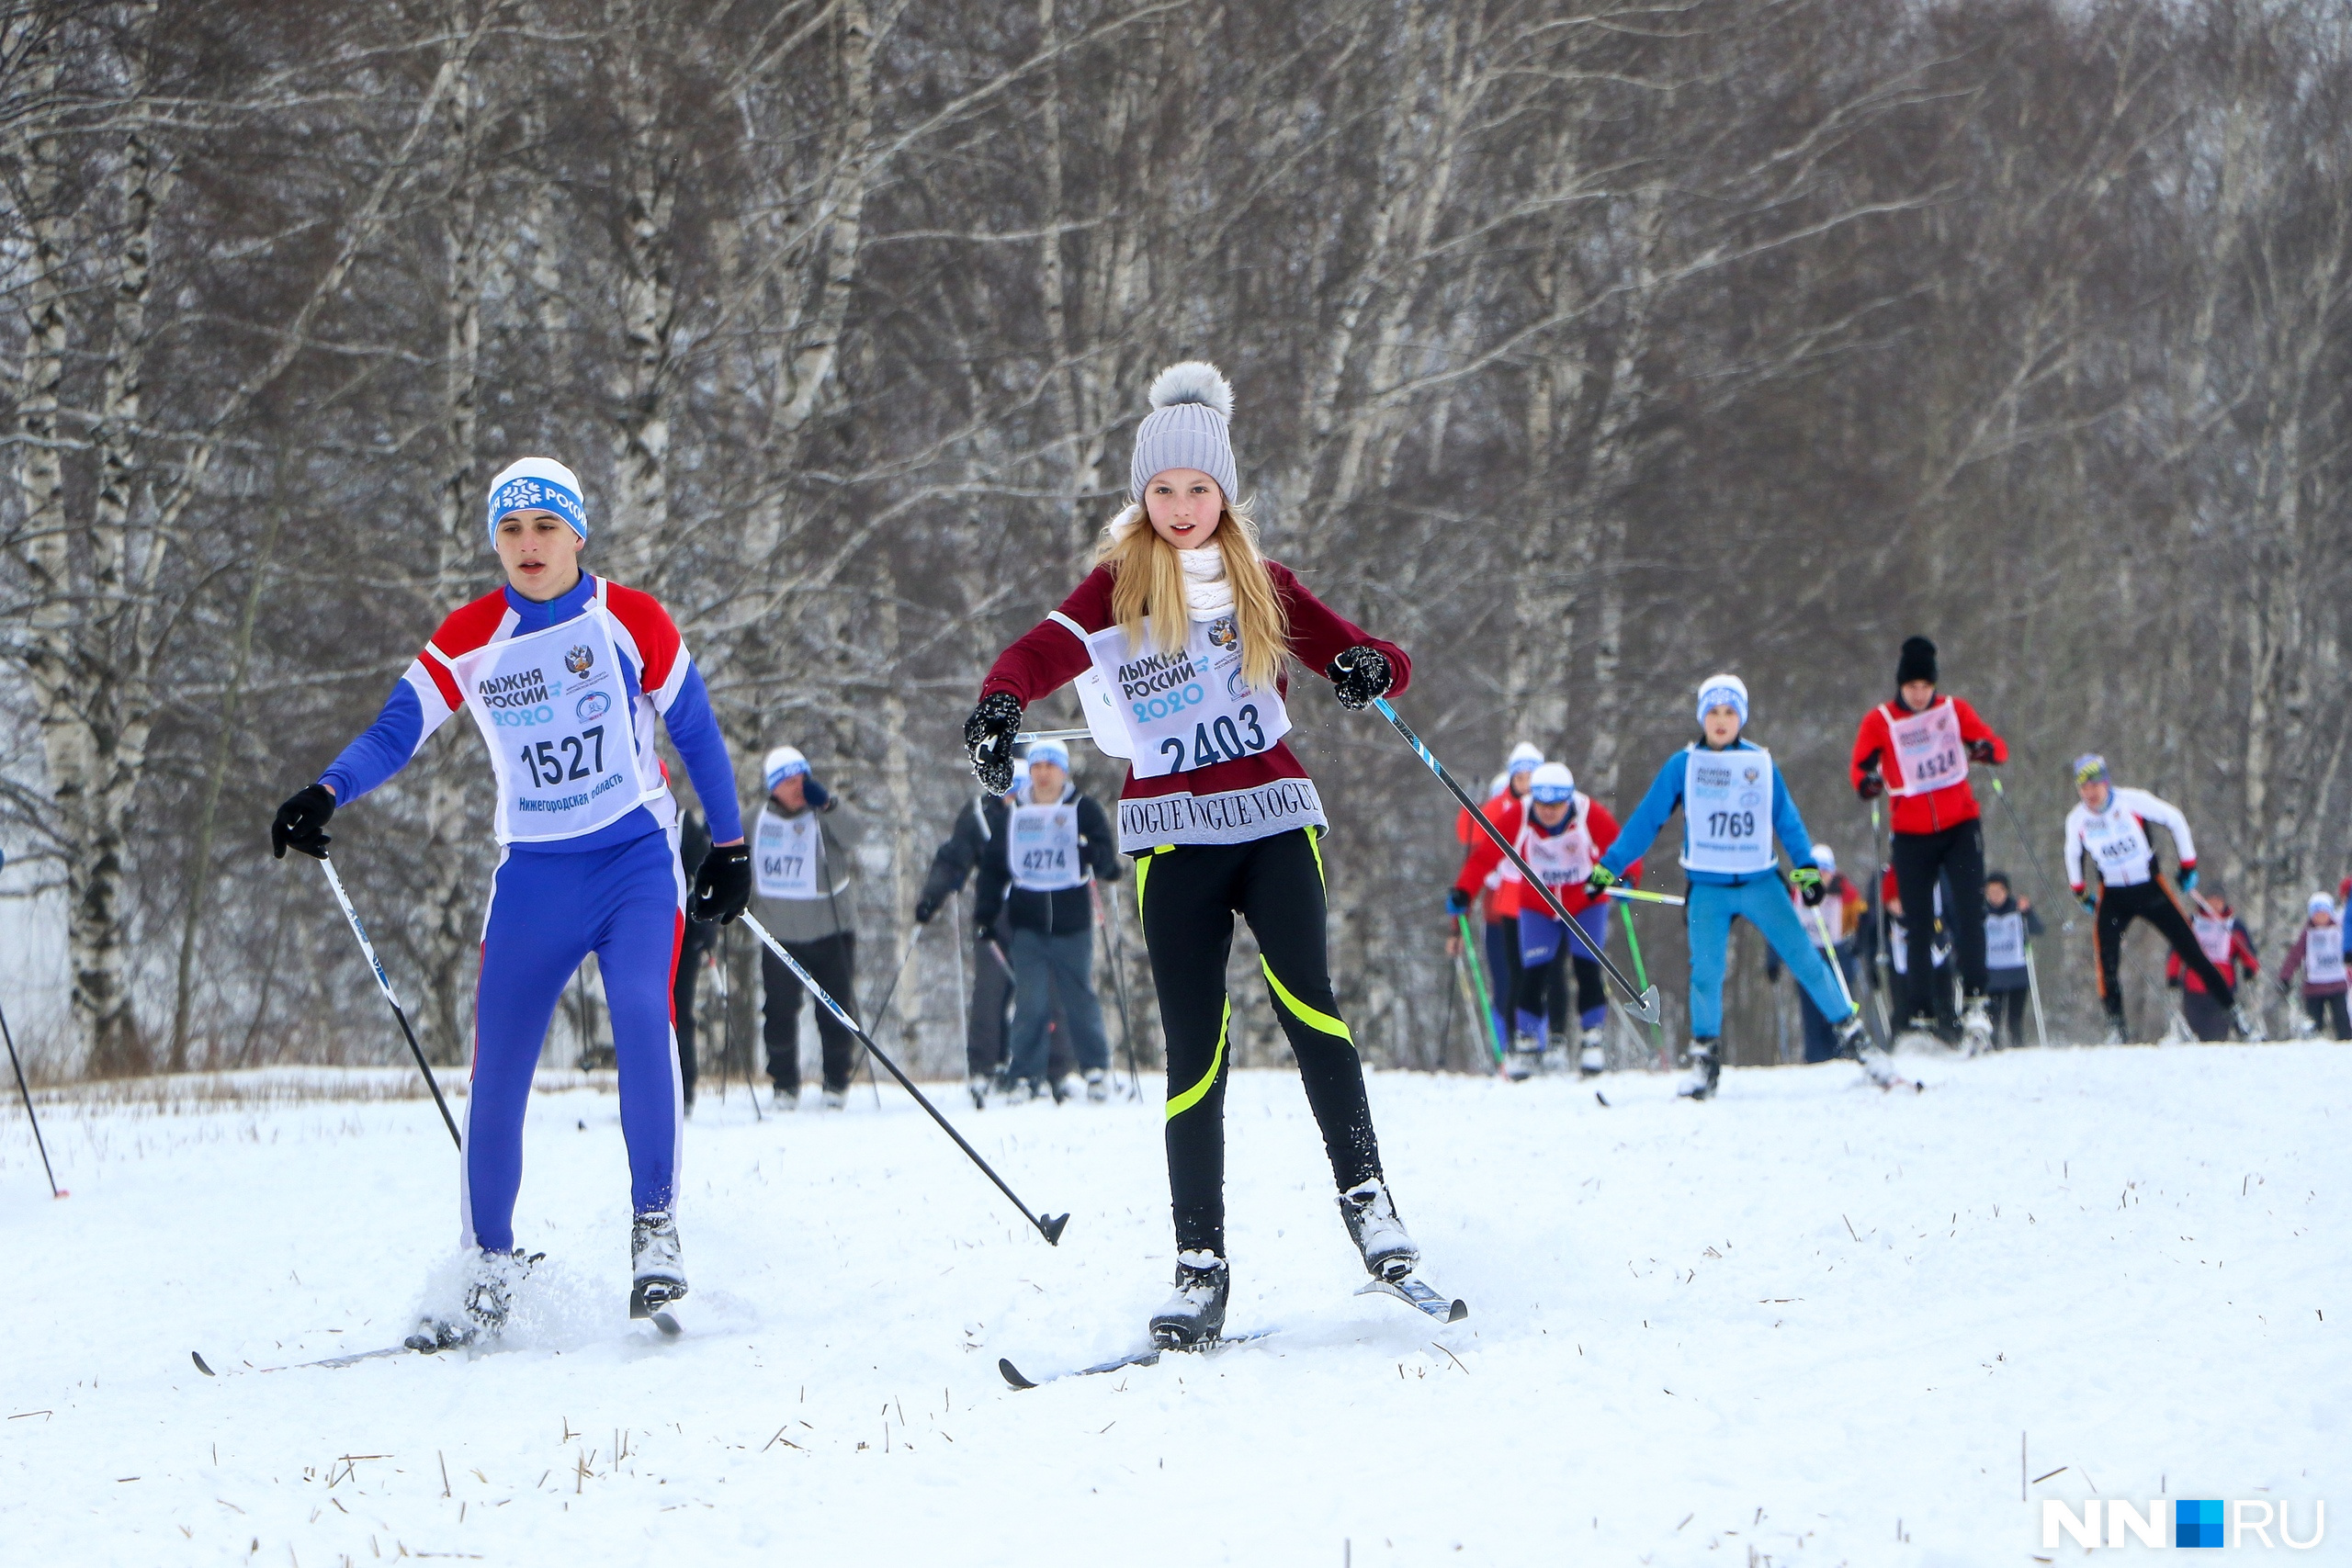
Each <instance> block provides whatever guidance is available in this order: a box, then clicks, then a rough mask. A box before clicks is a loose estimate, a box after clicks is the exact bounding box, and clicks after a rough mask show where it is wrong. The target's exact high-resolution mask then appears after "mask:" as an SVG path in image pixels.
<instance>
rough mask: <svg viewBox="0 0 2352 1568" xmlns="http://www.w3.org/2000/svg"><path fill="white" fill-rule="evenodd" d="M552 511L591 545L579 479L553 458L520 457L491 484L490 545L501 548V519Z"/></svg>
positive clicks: (584, 542)
mask: <svg viewBox="0 0 2352 1568" xmlns="http://www.w3.org/2000/svg"><path fill="white" fill-rule="evenodd" d="M535 510H536V511H545V512H552V513H555V514H556V515H557V516H558V517H560V518H562V519H563V520H564V521H565V522H566V523H569V524H570V525H571V531H572V532H573V533H575V534H577V535H579V536H580V542H581V543H582V544H583V545H584V544H586V543H587V542H588V503H587V502H584V501H582V499H581V493H580V476H579V475H578V474H575V473H573V472H572V471H571V469H570V468H566V467H564V465H562V464H561V463H559V462H557V461H556V460H555V459H554V458H553V457H517V458H516V459H515V461H513V462H511V463H509V464H507V465H506V467H505V468H502V469H500V470H499V473H498V477H497V478H496V479H492V480H491V481H490V546H491V548H492V549H496V548H497V547H498V524H499V520H500V519H501V518H503V517H504V516H505V515H506V514H507V513H510V512H530V511H535Z"/></svg>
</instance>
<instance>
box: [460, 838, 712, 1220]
mask: <svg viewBox="0 0 2352 1568" xmlns="http://www.w3.org/2000/svg"><path fill="white" fill-rule="evenodd" d="M685 896H686V889H685V874H684V871H683V870H682V869H681V868H680V866H679V864H678V840H677V830H676V829H674V828H673V829H671V830H669V831H668V832H655V833H648V834H645V835H644V836H643V837H641V838H636V839H631V840H628V842H627V843H622V844H616V845H613V846H611V847H610V848H608V849H600V850H585V851H580V852H564V851H560V850H543V849H534V848H532V847H531V846H529V845H526V844H515V845H510V846H508V848H507V851H506V853H505V856H504V858H503V859H502V860H501V861H500V862H499V865H498V871H497V874H496V875H495V876H493V877H492V881H491V893H490V909H489V912H488V913H487V914H486V915H485V916H484V917H483V919H482V930H481V984H480V987H479V989H478V990H477V992H476V995H475V1001H474V1065H473V1092H472V1094H471V1095H470V1096H469V1098H468V1100H467V1101H466V1134H465V1140H466V1149H465V1167H464V1169H465V1176H464V1185H463V1187H462V1189H461V1190H460V1192H459V1197H458V1204H459V1207H460V1209H461V1211H462V1213H463V1215H464V1220H465V1242H466V1245H467V1246H468V1247H486V1248H490V1249H492V1250H495V1251H502V1252H503V1251H506V1250H508V1249H511V1248H512V1247H514V1245H515V1193H516V1192H517V1191H519V1190H521V1188H522V1185H523V1113H524V1111H525V1110H526V1107H527V1106H528V1105H529V1103H530V1098H531V1075H532V1073H533V1072H534V1071H535V1070H536V1069H537V1066H538V1063H539V1047H540V1045H541V1044H542V1043H544V1042H545V1041H546V1039H547V1033H548V1021H549V1020H550V1019H551V1018H552V1017H553V1016H554V1014H555V1007H556V1003H557V1001H558V1000H559V999H560V998H561V997H562V995H563V987H565V986H566V985H567V984H569V983H570V982H571V976H572V975H573V973H574V972H575V971H576V970H578V969H579V967H580V965H581V963H582V960H584V959H585V958H586V957H587V956H588V955H589V954H590V953H594V954H595V955H596V962H597V967H598V969H599V971H600V972H601V973H602V975H603V976H604V981H605V1007H606V1008H607V1009H608V1010H610V1012H611V1014H612V1024H613V1054H614V1056H615V1058H616V1063H617V1065H618V1067H619V1071H620V1107H621V1135H622V1137H623V1138H624V1139H625V1140H626V1141H627V1143H628V1172H629V1199H630V1202H631V1205H632V1207H633V1209H634V1212H636V1213H646V1212H647V1211H648V1210H651V1209H666V1208H668V1207H670V1205H671V1201H672V1198H673V1194H674V1193H675V1191H676V1188H677V1179H678V1143H679V1135H680V1131H681V1129H682V1127H683V1125H684V1122H685V1100H684V1079H683V1077H682V1076H681V1074H680V1072H679V1069H678V1040H677V1035H676V1033H675V1032H674V1031H673V1028H672V1020H671V1012H670V1009H671V996H672V980H673V976H674V975H675V974H676V971H677V962H678V949H679V945H680V943H681V942H683V941H684V936H685V925H686V916H685Z"/></svg>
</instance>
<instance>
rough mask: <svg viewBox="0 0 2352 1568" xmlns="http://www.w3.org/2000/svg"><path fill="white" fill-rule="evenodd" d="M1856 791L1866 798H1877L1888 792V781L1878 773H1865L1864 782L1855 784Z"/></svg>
mask: <svg viewBox="0 0 2352 1568" xmlns="http://www.w3.org/2000/svg"><path fill="white" fill-rule="evenodd" d="M1854 793H1855V794H1856V795H1860V796H1861V797H1862V798H1863V799H1864V800H1876V799H1877V798H1878V797H1879V796H1880V795H1884V794H1885V793H1886V781H1885V780H1884V779H1883V778H1881V777H1879V776H1878V775H1877V774H1876V773H1864V774H1863V775H1862V782H1861V783H1860V784H1856V785H1855V786H1854Z"/></svg>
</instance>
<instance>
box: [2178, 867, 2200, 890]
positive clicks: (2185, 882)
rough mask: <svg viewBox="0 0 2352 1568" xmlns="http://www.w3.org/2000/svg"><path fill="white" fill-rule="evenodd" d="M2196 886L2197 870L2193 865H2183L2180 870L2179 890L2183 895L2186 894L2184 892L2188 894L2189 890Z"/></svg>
mask: <svg viewBox="0 0 2352 1568" xmlns="http://www.w3.org/2000/svg"><path fill="white" fill-rule="evenodd" d="M2195 886H2197V868H2196V867H2195V866H2193V865H2185V866H2182V867H2181V868H2180V890H2181V891H2182V892H2183V893H2186V892H2188V890H2189V889H2190V888H2192V887H2195Z"/></svg>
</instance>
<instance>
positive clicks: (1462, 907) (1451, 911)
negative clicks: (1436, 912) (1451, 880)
mask: <svg viewBox="0 0 2352 1568" xmlns="http://www.w3.org/2000/svg"><path fill="white" fill-rule="evenodd" d="M1445 912H1446V914H1447V915H1449V916H1453V915H1466V914H1468V913H1469V912H1470V895H1468V894H1467V893H1464V892H1463V891H1462V889H1460V888H1459V887H1449V888H1447V889H1446V890H1445Z"/></svg>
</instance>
